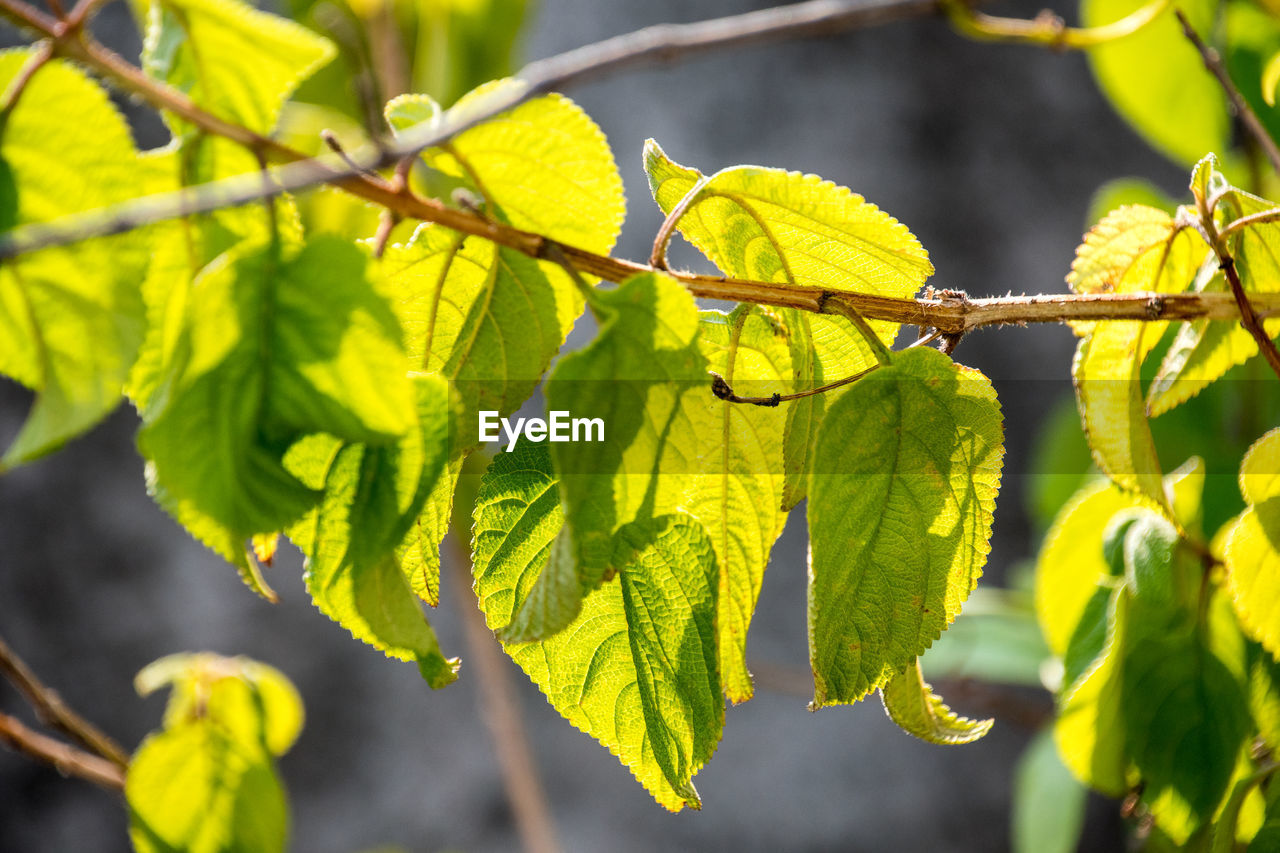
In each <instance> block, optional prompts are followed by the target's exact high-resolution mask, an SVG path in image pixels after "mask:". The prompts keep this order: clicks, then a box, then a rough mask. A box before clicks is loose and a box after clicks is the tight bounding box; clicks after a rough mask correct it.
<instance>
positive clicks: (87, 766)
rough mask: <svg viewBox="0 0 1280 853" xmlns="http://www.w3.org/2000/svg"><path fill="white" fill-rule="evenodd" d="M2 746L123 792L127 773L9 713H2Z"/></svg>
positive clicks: (60, 770) (70, 774) (96, 783)
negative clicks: (36, 729) (41, 731)
mask: <svg viewBox="0 0 1280 853" xmlns="http://www.w3.org/2000/svg"><path fill="white" fill-rule="evenodd" d="M0 743H3V744H4V745H5V746H7V747H9V748H10V749H12V750H14V751H15V752H21V753H23V754H24V755H27V756H30V757H31V758H34V759H36V760H37V761H43V762H45V763H47V764H52V765H53V766H54V767H56V768H58V770H59V772H61V773H64V774H66V775H68V776H78V777H80V778H81V779H85V780H88V781H90V782H92V783H93V784H95V785H100V786H102V787H103V788H108V789H110V790H112V791H123V790H124V770H123V769H122V768H120V767H118V766H116V765H115V764H113V763H111V762H110V761H107V760H106V759H104V758H99V757H98V756H96V755H94V754H92V753H89V752H85V751H84V750H81V749H77V748H75V747H74V746H71V745H70V744H66V743H63V742H62V741H60V740H54V739H53V738H51V737H49V736H47V735H42V734H40V733H39V732H37V731H34V730H32V729H29V728H27V727H26V726H24V725H23V724H22V723H20V722H19V721H18V720H16V719H15V718H13V717H10V716H9V715H8V714H0Z"/></svg>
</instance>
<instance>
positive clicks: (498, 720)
mask: <svg viewBox="0 0 1280 853" xmlns="http://www.w3.org/2000/svg"><path fill="white" fill-rule="evenodd" d="M447 541H448V542H449V543H450V553H451V554H452V555H453V559H451V560H449V561H448V563H449V565H451V566H452V567H453V570H454V572H453V574H454V577H453V578H452V579H451V580H452V581H453V582H452V583H450V584H449V585H450V586H451V587H453V589H454V591H455V592H456V593H457V596H458V609H459V611H460V612H461V613H462V627H463V632H464V634H465V637H466V642H467V649H468V655H467V659H468V660H469V661H471V662H472V663H473V664H474V665H475V672H476V678H477V680H478V681H479V683H480V693H481V698H482V699H483V701H482V702H481V703H480V716H481V718H482V719H483V720H484V723H485V725H486V726H487V727H488V729H489V735H490V737H491V738H492V739H493V746H494V751H495V752H496V753H497V756H498V764H499V765H500V766H501V768H502V781H503V785H504V787H505V788H506V791H507V798H508V799H509V800H510V801H511V811H512V816H513V818H514V820H515V825H516V831H517V832H518V833H519V835H520V842H521V846H522V847H523V848H524V850H525V853H556V851H557V850H559V849H560V845H559V842H557V840H556V827H555V821H554V819H553V818H552V816H551V809H550V807H549V806H548V805H547V798H546V794H545V793H544V791H543V788H542V781H541V779H540V778H539V776H538V766H537V764H536V762H535V761H534V758H533V752H532V750H531V749H530V748H529V739H528V737H527V735H526V734H525V728H524V720H523V719H522V718H521V715H520V703H519V699H518V698H517V697H516V695H515V690H514V688H513V687H512V684H511V674H510V670H509V669H508V665H507V663H506V661H504V660H503V655H502V652H501V651H500V647H499V645H498V642H497V640H496V639H494V636H493V633H492V632H491V631H490V630H489V628H488V626H486V625H485V622H484V616H483V615H481V613H480V611H479V609H478V608H477V607H476V599H475V596H473V595H472V594H471V583H472V581H471V555H470V552H469V551H468V550H467V549H466V548H464V547H462V546H461V544H460V543H459V541H458V537H457V535H456V534H450V536H449V538H448V540H447Z"/></svg>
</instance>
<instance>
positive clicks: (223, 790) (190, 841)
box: [124, 720, 289, 853]
mask: <svg viewBox="0 0 1280 853" xmlns="http://www.w3.org/2000/svg"><path fill="white" fill-rule="evenodd" d="M124 795H125V800H126V801H127V802H128V804H129V837H130V838H131V839H132V841H133V846H134V849H135V850H137V851H138V853H170V851H173V850H182V851H186V853H222V851H227V850H254V851H262V853H273V851H283V850H284V849H285V841H286V839H287V837H288V829H289V812H288V804H287V802H286V800H285V793H284V788H283V787H282V786H281V785H280V780H279V778H278V777H277V776H276V771H275V767H274V765H273V762H271V761H270V759H269V757H268V756H266V755H264V754H262V753H261V752H260V751H255V750H253V749H250V748H247V747H245V746H244V744H242V743H240V742H238V741H236V740H234V739H232V738H229V737H228V736H227V734H226V733H225V732H224V731H222V730H221V729H220V728H218V727H217V726H215V725H212V724H210V723H209V722H207V721H200V720H197V721H194V722H190V723H187V724H185V725H182V726H176V727H173V728H169V729H167V730H165V731H163V732H158V733H156V734H152V735H150V736H148V737H147V739H146V740H144V741H143V742H142V746H140V747H139V748H138V751H137V752H136V753H135V754H134V756H133V760H132V761H130V762H129V772H128V777H127V778H126V780H125V789H124Z"/></svg>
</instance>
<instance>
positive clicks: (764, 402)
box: [710, 364, 880, 408]
mask: <svg viewBox="0 0 1280 853" xmlns="http://www.w3.org/2000/svg"><path fill="white" fill-rule="evenodd" d="M879 368H880V365H879V364H875V365H872V366H871V367H868V368H867V369H866V370H863V371H862V372H860V373H855V374H854V375H853V376H846V377H845V378H844V379H837V380H836V381H835V382H829V383H827V384H826V385H821V386H819V387H817V388H810V389H809V390H807V391H796V392H795V393H794V394H770V395H769V396H768V397H739V396H738V395H737V394H735V393H733V387H732V386H730V385H729V382H728V380H726V379H725V378H724V377H723V376H721V375H720V374H719V373H716V372H715V371H714V370H713V371H710V373H711V393H712V394H715V395H716V396H717V397H719V398H720V399H721V400H724V401H725V402H726V403H745V404H747V405H749V406H765V407H769V408H772V407H774V406H778V405H780V404H782V403H785V402H787V401H788V400H799V399H802V398H804V397H816V396H817V395H819V394H825V393H827V392H828V391H834V390H835V389H836V388H842V387H844V386H845V385H849V384H851V383H853V382H857V381H858V380H859V379H861V378H862V377H864V376H866V375H867V374H868V373H871V372H873V371H875V370H878V369H879Z"/></svg>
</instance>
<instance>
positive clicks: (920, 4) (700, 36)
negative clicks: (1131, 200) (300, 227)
mask: <svg viewBox="0 0 1280 853" xmlns="http://www.w3.org/2000/svg"><path fill="white" fill-rule="evenodd" d="M936 9H937V5H936V0H873V2H870V3H864V2H841V0H811V2H808V3H800V4H796V5H793V6H784V7H778V8H774V9H767V10H763V11H761V12H752V13H748V14H746V15H739V16H734V17H730V18H721V19H716V20H712V21H705V22H702V23H698V24H685V25H679V26H661V27H651V28H649V29H647V30H640V31H638V32H636V33H632V34H630V35H626V36H619V37H617V38H614V39H609V40H608V41H605V42H600V43H598V44H595V45H590V46H588V47H584V48H580V49H578V50H575V51H571V52H569V53H566V54H562V55H560V56H557V57H552V58H551V59H546V60H541V61H539V62H535V63H533V64H531V65H529V66H528V67H526V69H525V70H524V71H523V72H521V77H522V78H523V82H524V85H523V86H508V87H502V88H500V89H498V90H497V91H496V92H494V93H493V94H492V95H491V96H489V97H487V98H485V99H484V101H483V103H480V104H477V106H476V108H475V109H474V110H470V111H467V112H466V113H465V114H449V113H446V114H445V116H444V117H443V118H442V120H441V121H440V122H438V123H433V124H432V125H430V126H425V125H424V126H423V127H418V128H410V129H409V130H407V131H405V132H404V133H403V134H402V135H401V136H400V137H399V138H398V139H397V140H395V141H394V142H390V143H387V144H385V145H383V146H366V148H365V149H363V150H362V151H359V152H355V153H354V154H351V155H349V157H348V161H349V162H347V161H344V160H343V159H342V158H339V157H337V156H336V155H329V156H325V157H316V158H310V159H308V158H306V157H304V155H302V154H300V153H299V152H296V151H293V150H292V149H290V148H288V147H286V146H283V145H281V144H279V143H277V142H274V141H272V140H270V139H267V138H265V137H262V136H260V135H258V134H255V133H253V132H252V131H250V130H248V129H247V128H243V127H240V126H238V125H234V124H231V123H229V122H226V121H223V120H222V119H219V118H217V117H216V116H212V115H211V114H209V113H207V112H205V111H203V110H201V109H200V108H199V107H197V106H195V105H194V104H193V103H192V102H191V101H190V99H188V98H187V97H186V96H185V95H183V94H181V93H180V92H177V91H176V90H173V89H170V88H168V87H166V86H164V85H162V84H160V83H157V82H156V81H154V80H151V79H150V78H149V77H147V76H146V75H145V74H143V73H142V72H141V70H139V69H138V68H136V67H134V66H132V65H130V64H129V63H127V62H125V61H124V60H123V59H121V58H120V57H119V56H117V55H116V54H114V53H111V52H110V51H108V50H106V48H103V47H102V46H101V45H98V44H96V43H95V42H93V41H92V40H91V39H89V38H88V37H84V38H83V39H72V40H68V41H59V42H58V52H60V53H61V55H65V56H68V57H70V58H73V59H76V60H77V61H81V62H83V63H85V64H86V65H88V66H89V67H90V68H92V69H93V70H95V71H97V72H98V73H99V74H102V75H103V76H105V77H107V78H108V79H110V80H112V81H114V82H115V83H117V84H118V85H120V86H121V87H122V88H124V89H125V90H127V91H129V92H131V93H133V94H136V95H138V96H139V97H142V98H143V99H145V100H147V101H148V102H150V103H152V104H153V105H155V106H158V107H160V108H162V109H166V110H169V111H171V112H174V113H175V114H177V115H179V116H180V117H182V118H184V119H185V120H187V121H190V122H191V123H193V124H196V125H198V126H200V127H201V128H202V129H204V130H205V131H206V132H209V133H214V134H218V135H222V136H226V137H227V138H229V139H232V140H234V141H237V142H240V143H241V144H243V145H245V146H247V147H249V148H250V149H252V150H255V151H260V152H262V153H264V154H265V155H266V156H268V157H269V158H272V159H277V160H286V161H290V160H296V161H298V162H290V163H288V164H287V165H285V166H282V167H280V168H278V169H276V170H274V171H273V173H272V174H273V177H274V187H264V185H263V182H262V181H261V180H260V179H259V178H258V176H256V175H242V176H237V177H234V178H227V179H223V180H221V181H216V182H213V183H209V184H205V185H203V186H201V187H198V188H193V189H187V190H182V191H178V192H174V193H165V194H160V195H155V196H150V197H146V198H141V199H135V200H133V201H130V202H126V203H123V204H120V205H116V206H113V207H108V208H103V209H101V210H97V211H89V212H85V213H80V214H76V215H73V216H68V217H64V218H61V219H59V220H57V221H55V222H50V223H38V224H32V225H24V226H21V227H19V228H15V229H13V230H11V231H8V232H5V233H3V234H0V258H9V257H15V256H17V255H20V254H24V253H27V252H31V251H35V250H37V249H40V248H44V247H47V246H54V245H66V244H69V243H74V242H77V241H80V240H83V239H87V238H89V237H96V236H104V235H108V234H117V233H121V232H123V231H128V230H131V229H134V228H138V227H141V226H143V225H147V224H150V223H152V222H158V221H162V220H166V219H177V218H181V217H184V216H189V215H194V214H199V213H207V212H209V211H212V210H217V209H220V208H224V207H233V206H236V205H241V204H247V203H250V202H253V201H256V200H258V199H260V198H261V197H262V196H263V194H264V193H272V192H289V191H293V190H298V189H303V188H305V187H308V186H314V185H316V184H321V183H332V184H335V185H337V186H339V187H341V188H343V189H346V190H349V191H350V192H352V193H354V194H356V195H359V196H360V197H362V198H365V199H368V200H370V201H373V202H376V203H378V204H381V205H382V206H384V207H386V208H388V209H390V210H392V211H393V212H394V213H396V214H398V215H400V216H402V217H407V218H414V219H421V220H424V221H429V222H435V223H438V224H440V225H443V226H444V227H446V228H450V229H453V230H455V231H458V232H461V233H463V234H469V235H474V236H478V237H481V238H483V239H486V240H491V241H492V242H494V243H497V244H499V245H502V246H506V247H508V248H512V249H515V250H516V251H519V252H522V253H523V254H526V255H528V256H530V257H534V258H545V257H547V248H546V246H547V245H548V244H551V243H555V241H552V240H549V239H548V238H546V237H544V236H542V235H539V234H532V233H529V232H527V231H521V230H519V229H516V228H512V227H510V226H507V225H503V224H501V223H498V222H496V221H493V220H492V219H489V218H486V217H483V216H479V215H476V214H475V213H473V212H470V211H467V210H459V209H457V208H453V207H449V206H447V205H445V204H443V203H442V202H439V201H436V200H434V199H424V198H419V197H417V196H415V195H413V194H412V193H410V192H402V193H397V192H395V191H394V190H392V189H390V188H389V187H387V186H384V185H382V184H381V183H379V182H375V181H372V180H370V179H369V178H368V176H367V175H364V174H362V170H367V169H370V168H374V167H378V166H383V165H392V164H394V163H396V162H399V161H402V160H403V159H405V158H406V157H408V156H411V155H412V154H413V153H414V152H416V151H418V150H421V149H422V148H424V147H429V146H432V145H438V144H441V143H443V142H445V141H447V140H448V139H450V138H452V137H453V136H456V135H457V134H458V133H461V132H462V131H463V130H466V129H467V128H469V127H471V126H473V125H475V124H477V123H479V122H481V121H484V120H486V119H487V118H490V117H492V116H494V115H496V114H498V113H501V112H503V111H505V110H508V109H510V108H512V107H514V106H516V105H518V104H520V103H522V102H524V101H525V100H527V99H528V98H530V97H533V96H534V95H535V94H538V93H540V92H542V91H546V90H548V89H552V88H558V87H561V86H564V85H567V84H569V83H572V82H575V81H577V80H579V79H583V78H586V77H590V76H593V75H594V76H599V75H602V74H605V73H608V72H611V71H615V70H618V69H620V68H622V67H625V66H627V65H634V64H639V63H641V62H653V61H662V60H667V61H670V60H673V59H676V58H679V57H683V56H686V55H690V54H694V53H698V52H704V51H707V50H711V49H713V48H721V47H731V46H735V45H741V44H745V43H751V42H759V41H765V40H768V39H779V38H785V37H791V36H801V35H814V34H818V33H828V32H838V31H842V30H848V29H853V28H856V27H859V26H864V27H865V26H873V25H876V24H880V23H885V22H888V21H893V20H900V19H903V18H909V17H919V16H923V15H927V14H930V13H932V12H934V11H936ZM0 16H3V17H8V18H9V19H10V20H13V21H15V22H17V23H18V24H19V25H20V26H22V27H24V28H26V29H29V30H34V31H36V32H38V33H41V34H44V35H47V36H53V35H56V33H57V31H58V29H57V28H58V22H57V21H54V20H53V19H52V18H49V17H48V16H47V15H45V14H44V13H42V12H40V11H39V10H37V9H35V8H33V7H31V6H30V5H28V4H26V3H23V2H20V0H0ZM555 245H557V246H559V248H560V249H561V251H563V253H564V255H565V256H566V257H567V258H568V260H569V261H570V263H572V264H573V266H574V267H575V268H576V269H577V270H579V271H580V272H582V273H584V274H586V275H593V276H597V277H599V278H602V279H605V280H608V281H622V280H623V279H625V278H627V277H629V276H631V275H635V274H636V273H640V272H646V271H651V270H652V269H653V268H652V267H650V266H647V265H643V264H637V263H634V262H632V261H626V260H619V259H614V258H611V257H608V256H604V255H597V254H594V253H591V252H587V251H584V250H581V249H577V248H575V247H572V246H569V245H566V244H563V243H555ZM673 276H674V277H675V278H676V279H678V280H679V281H681V282H682V283H683V284H684V285H685V286H686V287H687V288H688V289H689V291H690V292H691V293H693V294H694V295H695V296H701V297H707V298H711V299H725V300H731V301H736V302H755V303H757V304H761V305H773V306H778V307H789V308H797V309H800V310H805V311H817V312H823V313H836V309H840V308H844V309H847V310H852V311H855V312H856V313H858V314H859V315H861V316H862V317H865V318H869V319H874V320H888V321H893V322H899V323H910V324H914V325H924V326H931V327H933V328H936V329H937V330H938V331H939V332H941V333H944V334H954V333H959V332H967V331H971V330H972V329H975V328H979V327H982V326H991V325H1001V324H1010V323H1016V324H1021V323H1049V322H1054V323H1056V322H1065V321H1068V320H1146V321H1150V320H1187V319H1202V318H1207V319H1229V318H1232V317H1235V316H1236V314H1237V311H1238V308H1237V306H1236V304H1235V301H1234V299H1233V298H1231V296H1230V295H1229V294H1223V293H1216V294H1197V293H1187V294H1169V295H1165V296H1163V297H1162V298H1161V300H1160V303H1159V306H1158V310H1152V304H1153V303H1152V297H1151V296H1149V295H1145V294H1081V295H1074V294H1063V295H1042V296H1029V297H1028V296H1020V297H1006V298H1001V299H973V300H968V301H963V300H957V299H951V298H949V297H946V296H943V297H941V298H937V299H933V298H930V299H921V300H912V299H898V298H892V297H884V296H875V295H872V294H857V293H846V292H839V291H825V290H822V289H819V288H812V287H809V288H806V287H796V286H789V285H778V284H774V283H767V282H753V281H745V280H737V279H726V278H723V277H717V276H701V275H691V274H688V273H673ZM1254 307H1255V309H1257V310H1260V312H1261V313H1263V314H1271V313H1275V312H1280V294H1260V295H1258V296H1256V297H1255V299H1254Z"/></svg>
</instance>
